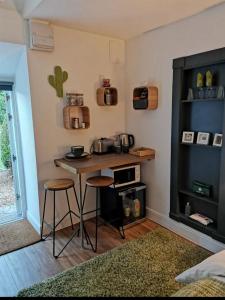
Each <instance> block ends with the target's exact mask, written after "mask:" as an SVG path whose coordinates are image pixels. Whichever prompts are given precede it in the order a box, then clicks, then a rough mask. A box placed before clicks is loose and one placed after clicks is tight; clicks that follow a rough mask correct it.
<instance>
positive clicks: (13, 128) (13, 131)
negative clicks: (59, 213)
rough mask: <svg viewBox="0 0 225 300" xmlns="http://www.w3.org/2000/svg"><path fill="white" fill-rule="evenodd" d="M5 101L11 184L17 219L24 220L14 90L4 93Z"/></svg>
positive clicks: (21, 165)
mask: <svg viewBox="0 0 225 300" xmlns="http://www.w3.org/2000/svg"><path fill="white" fill-rule="evenodd" d="M5 94H6V97H7V100H6V106H7V113H8V131H9V140H10V149H11V161H12V169H13V177H14V180H13V183H14V188H15V195H16V208H17V213H18V218H21V219H25V218H26V210H27V205H26V190H25V180H24V168H23V155H22V143H21V132H20V126H19V118H18V111H17V105H16V96H15V92H14V88H13V91H12V92H5Z"/></svg>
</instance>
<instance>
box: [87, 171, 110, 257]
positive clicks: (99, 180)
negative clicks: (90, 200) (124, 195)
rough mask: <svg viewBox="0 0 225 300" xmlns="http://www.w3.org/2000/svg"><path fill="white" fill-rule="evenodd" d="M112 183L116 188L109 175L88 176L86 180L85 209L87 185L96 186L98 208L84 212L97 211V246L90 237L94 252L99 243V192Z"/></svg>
mask: <svg viewBox="0 0 225 300" xmlns="http://www.w3.org/2000/svg"><path fill="white" fill-rule="evenodd" d="M111 185H113V187H114V189H115V186H114V180H113V178H111V177H108V176H96V177H91V178H88V179H87V180H86V186H85V193H84V201H83V209H84V205H85V199H86V193H87V187H91V188H96V209H95V210H94V211H91V212H87V213H84V214H83V215H86V214H89V213H92V212H96V228H95V247H94V246H93V244H92V242H91V241H90V238H89V241H90V244H91V247H92V250H93V251H94V252H96V251H97V243H98V211H99V210H100V208H98V199H99V194H100V193H99V192H100V190H101V188H107V187H109V186H111ZM82 211H83V210H82Z"/></svg>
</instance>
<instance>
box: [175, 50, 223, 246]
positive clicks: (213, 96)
mask: <svg viewBox="0 0 225 300" xmlns="http://www.w3.org/2000/svg"><path fill="white" fill-rule="evenodd" d="M173 76H174V79H173V118H172V143H171V144H172V151H171V153H172V157H171V206H170V217H171V218H172V219H174V220H176V221H178V222H181V223H184V224H186V225H188V226H190V227H192V228H194V229H197V230H199V231H201V232H203V233H205V234H207V235H209V236H211V237H212V238H214V239H216V240H219V241H221V242H223V243H224V242H225V189H224V186H225V144H224V142H223V136H224V134H225V101H224V96H225V92H224V91H225V48H223V49H218V50H213V51H210V52H206V53H201V54H197V55H193V56H188V57H183V58H178V59H175V60H174V62H173ZM198 214H200V215H201V216H203V218H199V215H198ZM206 218H208V219H207V220H206ZM205 221H207V223H208V222H210V223H208V224H205ZM202 224H203V225H202Z"/></svg>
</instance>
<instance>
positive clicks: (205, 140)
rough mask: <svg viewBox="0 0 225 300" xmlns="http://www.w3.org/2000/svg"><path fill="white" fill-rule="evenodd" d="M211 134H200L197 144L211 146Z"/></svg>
mask: <svg viewBox="0 0 225 300" xmlns="http://www.w3.org/2000/svg"><path fill="white" fill-rule="evenodd" d="M209 138H210V134H209V133H208V132H198V137H197V144H198V145H209Z"/></svg>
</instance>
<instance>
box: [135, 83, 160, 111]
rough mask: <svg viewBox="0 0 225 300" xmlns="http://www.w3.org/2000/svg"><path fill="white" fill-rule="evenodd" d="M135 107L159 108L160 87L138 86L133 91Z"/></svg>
mask: <svg viewBox="0 0 225 300" xmlns="http://www.w3.org/2000/svg"><path fill="white" fill-rule="evenodd" d="M133 107H134V109H137V110H141V109H148V110H155V109H157V108H158V88H157V87H150V86H149V87H146V86H142V87H137V88H135V89H134V93H133Z"/></svg>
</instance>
